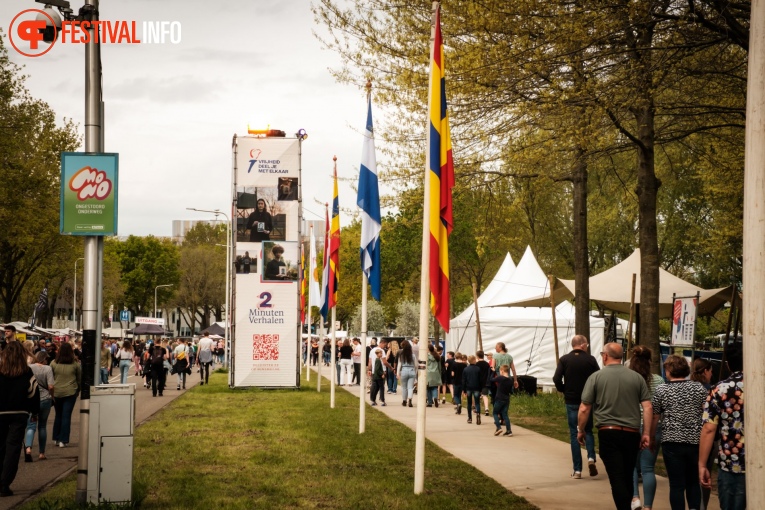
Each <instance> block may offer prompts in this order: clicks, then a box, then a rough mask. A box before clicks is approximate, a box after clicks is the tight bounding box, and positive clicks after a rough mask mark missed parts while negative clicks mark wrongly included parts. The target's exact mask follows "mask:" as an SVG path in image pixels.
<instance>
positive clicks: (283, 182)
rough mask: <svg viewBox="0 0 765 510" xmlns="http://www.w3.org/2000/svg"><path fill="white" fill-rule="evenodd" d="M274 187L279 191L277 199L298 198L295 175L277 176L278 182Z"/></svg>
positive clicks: (289, 199) (283, 200) (284, 200)
mask: <svg viewBox="0 0 765 510" xmlns="http://www.w3.org/2000/svg"><path fill="white" fill-rule="evenodd" d="M276 188H277V190H278V191H279V195H278V197H277V200H279V201H282V202H286V201H291V200H297V199H298V178H297V177H279V184H278V186H277V187H276Z"/></svg>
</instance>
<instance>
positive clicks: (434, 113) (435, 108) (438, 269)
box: [427, 7, 454, 332]
mask: <svg viewBox="0 0 765 510" xmlns="http://www.w3.org/2000/svg"><path fill="white" fill-rule="evenodd" d="M435 28H436V34H435V39H434V41H433V48H432V52H431V59H430V87H429V93H430V97H429V100H428V105H429V112H428V113H429V118H430V129H429V130H428V155H427V157H428V169H429V170H428V171H429V172H430V211H429V223H430V264H429V266H430V268H429V269H430V307H431V310H432V312H433V316H434V317H436V319H438V322H439V323H440V324H441V327H443V328H444V331H447V332H448V331H449V241H448V239H449V234H451V232H452V229H453V225H454V220H453V218H452V188H453V187H454V164H453V162H452V140H451V136H450V134H449V115H448V113H447V110H446V87H445V83H444V81H445V80H444V44H443V39H442V37H441V10H440V7H438V8H437V9H436V27H435Z"/></svg>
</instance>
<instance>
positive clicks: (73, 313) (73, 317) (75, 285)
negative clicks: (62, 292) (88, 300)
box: [72, 257, 85, 331]
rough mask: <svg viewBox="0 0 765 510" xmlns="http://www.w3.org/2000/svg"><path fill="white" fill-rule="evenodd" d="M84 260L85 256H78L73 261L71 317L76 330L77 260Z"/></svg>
mask: <svg viewBox="0 0 765 510" xmlns="http://www.w3.org/2000/svg"><path fill="white" fill-rule="evenodd" d="M81 260H85V257H80V258H78V259H77V260H75V261H74V299H73V302H72V319H74V329H75V331H78V330H79V329H80V328H78V327H77V262H79V261H81Z"/></svg>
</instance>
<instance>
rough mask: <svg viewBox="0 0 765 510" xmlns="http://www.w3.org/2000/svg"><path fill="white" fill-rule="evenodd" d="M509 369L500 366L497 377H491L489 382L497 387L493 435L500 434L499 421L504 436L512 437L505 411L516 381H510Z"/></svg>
mask: <svg viewBox="0 0 765 510" xmlns="http://www.w3.org/2000/svg"><path fill="white" fill-rule="evenodd" d="M509 375H510V367H509V366H507V365H500V367H499V375H498V376H496V377H493V378H492V379H491V382H492V383H493V384H496V385H497V392H496V394H495V396H494V426H495V427H497V429H496V430H495V431H494V435H495V436H498V435H500V434H502V426H501V423H502V422H501V421H500V420H504V423H505V427H506V429H507V430H506V432H505V433H504V435H505V436H508V437H510V436H512V435H513V428H512V427H511V426H510V417H509V416H508V415H507V411H508V409H509V408H510V392H512V391H513V388H517V387H518V379H516V378H513V379H510V377H509Z"/></svg>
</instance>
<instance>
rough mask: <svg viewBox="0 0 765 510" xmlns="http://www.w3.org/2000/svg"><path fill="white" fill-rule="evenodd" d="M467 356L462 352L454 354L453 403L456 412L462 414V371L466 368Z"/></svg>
mask: <svg viewBox="0 0 765 510" xmlns="http://www.w3.org/2000/svg"><path fill="white" fill-rule="evenodd" d="M466 359H467V358H466V357H465V355H464V354H462V353H459V352H458V353H456V354H455V355H454V363H452V364H451V367H452V374H451V375H452V388H451V390H452V403H453V404H454V414H462V372H463V371H464V370H465V366H466V363H465V361H466Z"/></svg>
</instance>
